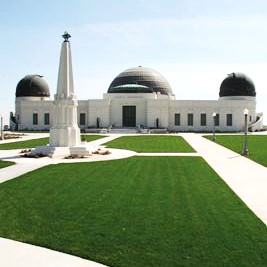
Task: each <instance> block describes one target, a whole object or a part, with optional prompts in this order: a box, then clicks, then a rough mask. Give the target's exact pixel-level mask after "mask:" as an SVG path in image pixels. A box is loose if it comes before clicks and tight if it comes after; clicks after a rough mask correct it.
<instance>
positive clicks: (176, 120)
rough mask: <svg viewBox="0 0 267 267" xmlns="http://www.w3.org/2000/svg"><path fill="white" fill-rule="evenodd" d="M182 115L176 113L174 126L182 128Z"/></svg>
mask: <svg viewBox="0 0 267 267" xmlns="http://www.w3.org/2000/svg"><path fill="white" fill-rule="evenodd" d="M180 117H181V116H180V113H175V114H174V125H176V126H180V123H181V122H180Z"/></svg>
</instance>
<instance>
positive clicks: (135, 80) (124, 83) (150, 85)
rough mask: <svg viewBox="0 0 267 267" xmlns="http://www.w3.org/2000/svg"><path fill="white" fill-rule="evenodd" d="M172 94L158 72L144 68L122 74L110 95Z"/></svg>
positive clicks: (112, 87) (111, 87) (128, 70)
mask: <svg viewBox="0 0 267 267" xmlns="http://www.w3.org/2000/svg"><path fill="white" fill-rule="evenodd" d="M153 92H156V93H157V92H160V93H161V94H163V95H168V94H171V95H173V93H172V89H171V87H170V85H169V83H168V82H167V80H166V79H165V78H164V77H163V76H162V75H161V74H160V73H159V72H157V71H155V70H153V69H150V68H144V67H141V66H139V67H137V68H130V69H127V70H125V71H123V72H122V73H120V74H119V75H118V76H117V77H116V78H115V79H114V80H113V81H112V83H111V84H110V86H109V88H108V93H153Z"/></svg>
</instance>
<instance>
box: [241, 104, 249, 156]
mask: <svg viewBox="0 0 267 267" xmlns="http://www.w3.org/2000/svg"><path fill="white" fill-rule="evenodd" d="M243 114H244V116H245V129H244V146H243V150H242V155H243V156H247V155H248V109H247V108H245V109H244V111H243Z"/></svg>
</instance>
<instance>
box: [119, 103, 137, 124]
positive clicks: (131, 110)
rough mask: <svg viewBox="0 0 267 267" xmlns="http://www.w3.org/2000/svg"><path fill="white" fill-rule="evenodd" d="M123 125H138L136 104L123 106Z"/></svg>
mask: <svg viewBox="0 0 267 267" xmlns="http://www.w3.org/2000/svg"><path fill="white" fill-rule="evenodd" d="M122 126H123V127H136V106H123V107H122Z"/></svg>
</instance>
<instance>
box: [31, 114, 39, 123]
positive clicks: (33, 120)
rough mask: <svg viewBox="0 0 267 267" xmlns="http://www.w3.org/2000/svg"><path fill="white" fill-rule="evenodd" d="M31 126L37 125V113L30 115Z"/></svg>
mask: <svg viewBox="0 0 267 267" xmlns="http://www.w3.org/2000/svg"><path fill="white" fill-rule="evenodd" d="M32 124H33V125H38V113H33V115H32Z"/></svg>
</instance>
